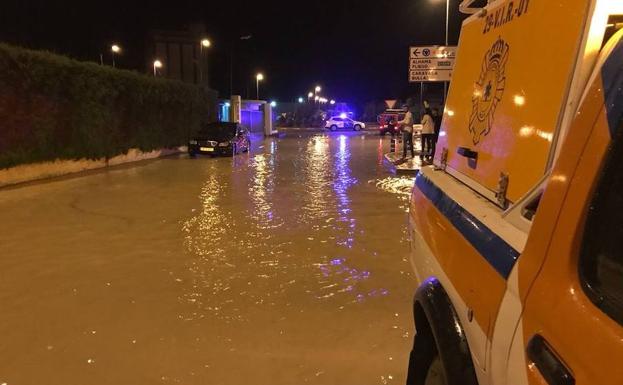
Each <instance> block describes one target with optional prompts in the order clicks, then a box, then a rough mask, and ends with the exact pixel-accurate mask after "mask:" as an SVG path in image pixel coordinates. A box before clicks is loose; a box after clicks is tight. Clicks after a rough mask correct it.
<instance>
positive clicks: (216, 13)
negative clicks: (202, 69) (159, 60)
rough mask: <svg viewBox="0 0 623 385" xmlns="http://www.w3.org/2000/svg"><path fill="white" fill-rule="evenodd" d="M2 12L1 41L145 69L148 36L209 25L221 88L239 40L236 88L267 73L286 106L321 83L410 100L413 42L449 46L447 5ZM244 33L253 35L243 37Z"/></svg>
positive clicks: (454, 6)
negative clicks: (112, 52) (113, 58)
mask: <svg viewBox="0 0 623 385" xmlns="http://www.w3.org/2000/svg"><path fill="white" fill-rule="evenodd" d="M458 3H459V1H458V0H451V2H450V4H451V7H450V8H451V15H450V44H453V43H454V44H456V42H457V40H458V33H459V29H460V23H461V20H462V15H460V14H459V13H458ZM1 8H2V9H1V10H0V40H1V41H4V42H9V43H13V44H17V45H21V46H25V47H30V48H36V49H47V50H50V51H54V52H57V53H61V54H65V55H69V56H72V57H75V58H78V59H80V60H92V61H99V54H100V53H101V52H105V53H106V54H107V55H108V53H109V48H108V47H110V44H112V43H113V42H118V43H119V44H120V45H121V46H122V47H123V48H124V55H123V57H121V58H120V59H119V60H118V62H119V66H120V67H123V68H129V69H139V68H140V69H142V66H144V61H145V59H144V53H143V51H141V50H142V47H143V46H144V42H145V38H146V34H147V32H148V31H149V30H151V29H184V28H185V26H186V25H188V24H189V23H204V24H205V25H206V28H207V35H208V37H209V38H210V39H211V41H212V42H213V47H212V48H211V49H210V57H209V60H210V83H211V85H212V86H213V88H216V89H217V90H218V91H219V92H220V94H221V96H227V95H228V94H229V58H230V53H231V49H232V42H233V41H236V46H235V51H234V52H235V54H234V55H235V57H236V58H237V59H239V60H238V65H237V66H236V68H235V70H234V79H235V81H234V91H235V92H238V93H242V95H243V96H246V95H245V94H246V93H247V89H250V93H251V94H253V93H254V91H253V90H254V84H255V83H254V80H253V75H254V74H255V73H256V72H257V71H262V72H263V73H264V74H265V76H266V81H265V82H264V83H263V85H262V87H263V93H264V94H265V96H269V97H270V98H274V99H276V100H279V101H293V100H295V99H296V98H297V97H298V96H303V95H305V94H306V93H307V92H308V91H309V90H311V88H312V86H313V85H315V84H316V83H320V84H321V85H322V86H323V87H324V89H325V94H326V96H328V97H329V98H335V99H337V100H341V101H342V100H344V101H350V102H364V101H367V100H372V99H385V98H397V97H406V96H408V95H409V94H412V93H415V90H416V87H414V86H410V85H409V84H408V82H407V67H408V56H407V55H408V46H409V45H411V44H415V45H418V44H422V45H427V44H443V42H444V34H445V1H443V0H332V1H322V0H317V1H307V2H302V1H296V2H295V1H284V0H264V1H247V2H245V1H235V0H225V1H213V0H207V1H191V0H177V1H159V0H152V1H144V0H135V1H132V0H127V1H120V0H107V1H97V2H94V1H88V0H82V1H77V0H3V1H2V7H1ZM244 35H252V36H253V37H252V39H250V40H248V41H240V40H239V37H240V36H244ZM107 60H110V59H109V57H108V58H107ZM251 96H252V95H251Z"/></svg>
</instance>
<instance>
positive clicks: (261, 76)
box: [255, 73, 264, 100]
mask: <svg viewBox="0 0 623 385" xmlns="http://www.w3.org/2000/svg"><path fill="white" fill-rule="evenodd" d="M262 80H264V74H261V73H259V74H257V75H256V76H255V88H256V90H257V100H260V82H261V81H262Z"/></svg>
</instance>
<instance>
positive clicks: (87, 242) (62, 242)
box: [0, 133, 414, 385]
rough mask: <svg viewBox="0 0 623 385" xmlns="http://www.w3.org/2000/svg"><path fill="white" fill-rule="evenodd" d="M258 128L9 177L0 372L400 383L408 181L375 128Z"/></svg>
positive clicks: (407, 284)
mask: <svg viewBox="0 0 623 385" xmlns="http://www.w3.org/2000/svg"><path fill="white" fill-rule="evenodd" d="M255 142H256V143H257V144H256V148H254V149H253V151H252V152H251V154H248V155H243V156H239V157H237V158H235V159H233V160H232V159H208V158H205V159H204V158H198V159H187V158H186V157H180V158H169V159H163V160H159V161H156V162H151V163H147V164H144V165H141V166H139V167H132V168H120V169H116V170H112V171H109V172H105V173H97V174H92V175H89V176H85V177H82V178H75V179H68V180H62V181H57V182H53V183H46V184H39V185H33V186H27V187H23V188H21V189H16V190H4V191H0V223H1V224H0V226H1V227H0V241H1V242H2V244H3V245H6V247H5V252H4V253H3V258H2V260H1V261H0V271H2V272H4V274H5V275H6V277H3V278H7V279H6V280H3V283H0V289H1V291H0V305H1V307H2V309H3V311H4V312H5V316H4V317H3V318H0V333H2V335H9V336H10V337H9V338H7V339H5V341H3V343H0V354H1V355H0V383H4V382H6V383H7V384H8V385H13V384H31V383H46V384H56V383H58V384H71V383H76V384H78V383H89V384H109V383H110V384H113V383H115V384H119V383H132V384H152V383H154V384H155V383H164V384H167V383H171V384H173V383H180V384H205V383H210V384H247V383H255V384H301V383H316V384H381V383H404V370H405V368H406V360H407V357H408V352H409V350H410V344H411V338H412V322H411V315H410V311H411V309H410V304H411V297H412V294H413V291H414V283H413V279H412V277H411V275H410V272H409V271H410V266H409V264H408V262H407V253H408V247H407V240H406V214H405V210H406V207H407V199H408V193H409V190H410V186H411V185H412V183H413V181H412V180H410V179H401V178H396V177H392V176H390V175H389V174H388V173H387V171H386V170H385V169H384V167H383V165H382V164H381V159H382V158H381V157H380V154H382V151H383V150H384V149H385V148H387V146H388V144H387V142H382V141H381V140H380V139H379V138H378V137H374V136H371V135H369V136H367V135H363V134H352V133H343V134H339V133H336V134H304V135H297V134H291V135H289V136H286V137H284V138H281V139H270V140H265V141H263V142H262V141H259V140H256V141H255ZM76 207H80V209H81V210H82V211H77V210H76ZM20 208H26V209H23V210H22V209H20ZM87 213H91V214H87ZM119 218H123V221H120V220H119ZM32 223H35V224H36V225H35V226H34V229H33V228H32V227H33V226H32V225H31V224H32ZM26 240H27V242H26ZM39 269H43V271H45V273H44V275H45V276H46V277H45V279H43V280H35V281H33V280H32V275H31V274H32V273H33V272H36V271H38V270H39ZM0 274H2V273H0ZM9 274H10V277H9ZM106 283H108V284H109V285H108V286H106ZM102 285H104V286H103V287H102ZM52 288H54V289H52ZM74 290H75V292H74ZM72 293H73V294H72ZM76 293H80V295H81V296H82V297H83V299H82V300H76V298H75V296H76V295H77V294H76ZM32 309H35V311H34V313H35V314H36V317H37V318H36V319H33V316H34V315H33V314H32V313H33V312H31V310H32ZM31 319H32V322H24V321H25V320H31ZM63 320H67V321H68V322H63ZM41 325H52V327H41ZM90 330H95V331H96V332H97V334H89V333H90V332H89V331H90ZM85 331H86V334H84V333H85ZM100 335H102V336H105V337H102V338H96V337H95V336H100ZM48 346H53V348H52V349H49V350H48V348H47V347H48ZM54 347H62V348H61V349H58V348H54ZM33 352H34V353H33ZM9 357H10V359H9ZM89 360H90V361H89ZM33 365H35V367H36V368H37V369H38V370H32V368H33ZM51 374H54V375H52V376H51Z"/></svg>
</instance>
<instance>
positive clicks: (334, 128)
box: [329, 124, 337, 131]
mask: <svg viewBox="0 0 623 385" xmlns="http://www.w3.org/2000/svg"><path fill="white" fill-rule="evenodd" d="M329 129H330V130H331V131H337V125H335V124H334V125H332V126H331V127H330V128H329Z"/></svg>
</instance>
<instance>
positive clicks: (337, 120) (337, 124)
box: [324, 114, 366, 131]
mask: <svg viewBox="0 0 623 385" xmlns="http://www.w3.org/2000/svg"><path fill="white" fill-rule="evenodd" d="M324 127H325V128H328V129H330V130H331V131H336V130H337V129H338V128H347V129H353V130H355V131H361V130H363V129H364V128H366V125H365V124H364V123H362V122H358V121H356V120H353V119H351V118H349V117H347V116H346V114H342V115H340V116H334V117H332V118H331V119H329V120H327V121H326V123H325V125H324Z"/></svg>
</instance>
